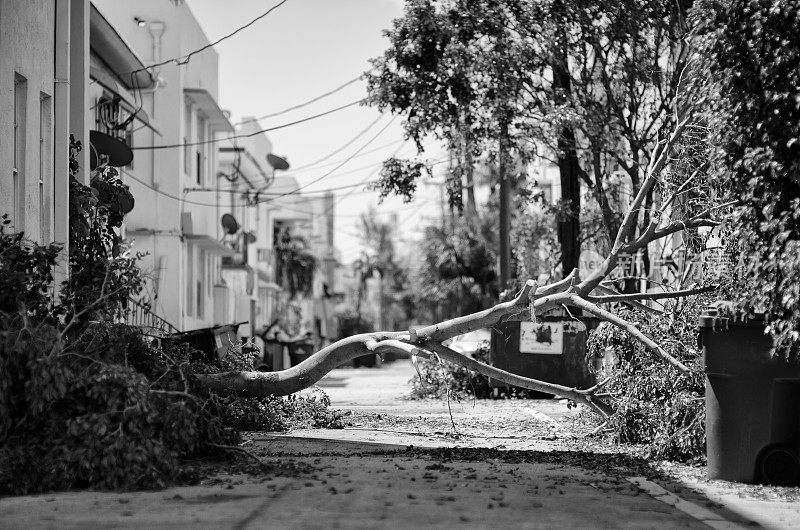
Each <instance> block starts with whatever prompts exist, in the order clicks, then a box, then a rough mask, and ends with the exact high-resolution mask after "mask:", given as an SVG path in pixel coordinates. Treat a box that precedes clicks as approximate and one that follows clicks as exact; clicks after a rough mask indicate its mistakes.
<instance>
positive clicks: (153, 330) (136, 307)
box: [122, 299, 180, 337]
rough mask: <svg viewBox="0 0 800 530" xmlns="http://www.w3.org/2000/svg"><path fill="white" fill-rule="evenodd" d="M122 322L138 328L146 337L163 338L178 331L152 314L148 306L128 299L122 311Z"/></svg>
mask: <svg viewBox="0 0 800 530" xmlns="http://www.w3.org/2000/svg"><path fill="white" fill-rule="evenodd" d="M122 321H123V322H124V323H125V324H127V325H129V326H132V327H135V328H139V330H140V331H141V332H142V334H144V335H147V336H148V337H165V336H167V335H171V334H173V333H178V332H180V330H179V329H178V328H176V327H175V326H173V325H172V324H170V323H169V322H168V321H166V320H164V319H163V318H161V317H160V316H158V315H156V314H155V313H153V311H152V310H151V309H150V306H149V304H143V303H142V302H140V301H138V300H133V299H130V300H128V304H127V306H126V307H125V308H123V309H122Z"/></svg>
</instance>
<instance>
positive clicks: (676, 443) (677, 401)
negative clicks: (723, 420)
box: [587, 300, 705, 461]
mask: <svg viewBox="0 0 800 530" xmlns="http://www.w3.org/2000/svg"><path fill="white" fill-rule="evenodd" d="M699 307H701V304H700V303H698V300H692V301H691V302H689V303H685V304H682V305H680V306H675V307H673V308H671V309H670V311H669V312H668V313H667V315H666V316H650V315H648V314H644V315H643V314H641V313H636V312H633V311H630V310H625V309H621V310H618V311H617V313H618V314H619V315H620V316H621V317H622V318H625V319H626V320H628V321H629V322H632V323H634V324H635V325H637V327H638V328H639V329H640V330H641V331H642V332H644V333H645V334H647V335H648V336H649V337H651V338H653V340H655V341H656V342H657V343H659V344H662V345H663V347H664V349H665V350H666V351H667V352H668V353H670V354H671V355H673V356H674V357H676V358H678V359H679V360H680V361H681V362H683V363H684V364H686V365H687V366H688V367H689V368H690V372H689V373H688V374H683V373H679V372H677V371H676V370H675V369H674V368H673V367H672V366H670V365H669V364H667V363H665V362H664V361H663V360H662V359H661V358H660V357H656V356H655V355H654V354H653V353H651V352H648V351H646V350H645V348H644V346H643V345H642V344H641V343H640V342H638V341H637V340H635V339H634V338H632V337H631V336H630V334H628V333H626V332H625V331H622V330H620V329H619V328H617V327H615V326H613V325H611V324H609V323H608V322H603V323H601V324H600V326H599V327H598V328H597V329H596V330H594V331H593V332H592V333H591V334H590V337H589V340H588V343H587V356H588V359H587V360H588V361H589V365H590V366H592V365H593V364H594V363H593V360H594V359H595V358H602V357H603V355H604V353H605V351H606V350H607V349H610V350H612V351H613V353H614V355H615V357H616V364H615V366H614V368H613V369H612V370H611V373H610V380H609V382H608V384H607V385H606V386H605V387H604V388H605V391H606V392H607V393H608V394H609V396H608V397H609V398H610V400H611V403H612V405H613V407H614V408H615V409H616V412H615V414H614V415H613V416H612V417H611V419H610V421H609V426H610V428H611V430H612V434H613V437H614V439H615V441H617V442H622V443H631V444H645V445H647V446H649V448H650V453H651V455H652V456H653V457H655V458H662V459H670V460H679V461H694V460H702V459H703V458H704V457H705V401H704V400H705V386H704V377H703V372H702V366H701V352H700V350H699V348H698V346H697V309H698V308H699ZM604 375H606V376H609V374H604Z"/></svg>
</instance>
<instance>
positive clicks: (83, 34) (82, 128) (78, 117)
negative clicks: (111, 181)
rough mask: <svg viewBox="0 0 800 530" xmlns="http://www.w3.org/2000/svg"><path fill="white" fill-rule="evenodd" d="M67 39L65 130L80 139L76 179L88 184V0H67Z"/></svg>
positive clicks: (89, 175)
mask: <svg viewBox="0 0 800 530" xmlns="http://www.w3.org/2000/svg"><path fill="white" fill-rule="evenodd" d="M70 10H71V15H70V20H69V27H70V35H71V36H70V43H69V55H70V60H69V66H68V68H69V78H70V81H71V82H70V87H69V107H70V110H71V112H70V114H69V131H70V133H71V134H72V135H74V136H75V139H76V140H78V141H79V142H80V143H81V146H82V147H83V149H81V152H80V153H79V154H78V174H77V175H76V178H77V179H78V182H80V183H82V184H85V185H87V186H88V185H89V181H90V180H91V171H90V168H89V150H90V149H91V146H90V145H89V129H92V128H93V125H92V122H93V120H92V119H91V118H90V117H89V116H88V113H89V111H88V109H89V107H90V105H89V33H90V29H89V0H70Z"/></svg>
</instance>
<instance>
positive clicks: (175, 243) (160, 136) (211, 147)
mask: <svg viewBox="0 0 800 530" xmlns="http://www.w3.org/2000/svg"><path fill="white" fill-rule="evenodd" d="M94 5H95V6H96V7H97V9H98V11H99V12H100V13H101V14H102V15H103V16H104V17H105V18H106V19H107V20H108V21H109V23H110V24H111V25H112V26H113V27H114V28H116V31H117V32H118V33H119V35H120V36H121V38H123V39H124V40H125V41H126V42H128V43H130V46H131V48H132V49H133V50H135V51H136V52H137V53H138V54H140V55H141V57H142V58H143V59H144V61H145V62H146V63H147V64H148V65H153V64H158V63H161V62H162V61H164V60H167V59H171V58H184V59H183V60H177V61H168V62H167V63H166V64H164V65H162V66H157V67H153V68H151V69H150V73H151V75H152V76H153V78H154V79H156V83H155V85H154V86H153V87H151V88H142V87H136V90H135V93H134V96H135V98H136V102H137V108H141V110H142V111H143V112H145V113H146V114H147V116H148V122H149V124H150V127H140V128H137V129H136V130H134V131H132V133H131V135H130V136H129V138H128V139H127V141H128V142H129V145H130V146H131V148H132V149H133V151H134V155H135V156H134V163H133V166H132V167H126V168H123V175H124V180H125V182H126V184H128V185H129V186H130V188H131V191H132V193H133V195H134V197H135V198H136V207H135V208H134V210H133V211H132V212H131V213H130V214H129V215H128V217H127V218H126V226H125V230H126V236H127V238H128V239H129V240H130V241H131V242H132V244H133V250H134V251H141V252H146V253H147V255H146V257H145V258H144V260H143V262H142V267H143V268H144V269H145V271H146V272H148V274H149V283H148V286H147V289H146V293H145V300H144V301H146V302H148V303H149V304H150V306H151V310H152V311H153V312H154V313H155V314H156V315H158V316H159V317H161V318H163V319H165V320H166V321H168V322H169V323H171V324H172V325H173V326H175V327H176V328H178V329H181V330H191V329H197V328H202V327H207V326H211V325H213V324H215V323H216V322H215V318H214V292H215V286H216V285H219V284H220V283H221V282H222V274H221V270H222V258H223V257H224V256H228V255H231V254H233V251H232V249H230V248H229V247H227V246H226V245H224V244H223V243H222V242H221V241H220V237H219V236H220V231H221V227H220V226H219V224H220V221H219V220H220V216H221V212H222V207H221V205H220V204H218V203H217V202H216V201H215V197H214V196H213V195H209V194H207V193H200V192H199V191H198V190H199V189H204V188H213V187H215V186H216V184H217V173H218V171H219V161H218V156H217V149H216V146H215V144H214V141H215V139H216V138H217V137H218V136H219V135H229V134H232V133H233V132H234V129H233V126H232V125H231V123H230V121H229V119H228V115H227V113H225V112H223V110H222V109H221V108H220V106H219V103H218V98H219V90H218V79H219V57H218V55H217V53H216V51H215V50H213V49H208V50H205V51H204V52H203V53H201V54H197V55H194V56H192V57H191V58H190V59H189V58H187V56H188V54H189V53H190V52H192V51H193V50H196V49H198V48H200V47H202V46H204V45H206V44H208V43H209V40H208V38H207V36H206V35H205V33H204V32H203V30H202V28H201V27H200V25H199V24H198V22H197V20H196V19H195V18H194V16H193V14H192V12H191V11H190V9H189V8H188V6H186V5H185V4H184V3H182V2H170V1H168V0H141V1H138V2H116V1H113V0H96V1H95V2H94ZM178 63H183V64H178Z"/></svg>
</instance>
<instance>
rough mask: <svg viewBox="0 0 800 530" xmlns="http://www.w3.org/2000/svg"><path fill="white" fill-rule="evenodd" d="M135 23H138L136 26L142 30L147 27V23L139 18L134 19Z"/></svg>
mask: <svg viewBox="0 0 800 530" xmlns="http://www.w3.org/2000/svg"><path fill="white" fill-rule="evenodd" d="M133 21H134V22H136V25H137V26H139V27H140V28H143V27H145V26H146V25H147V21H146V20H144V19H142V18H139V17H133Z"/></svg>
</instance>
